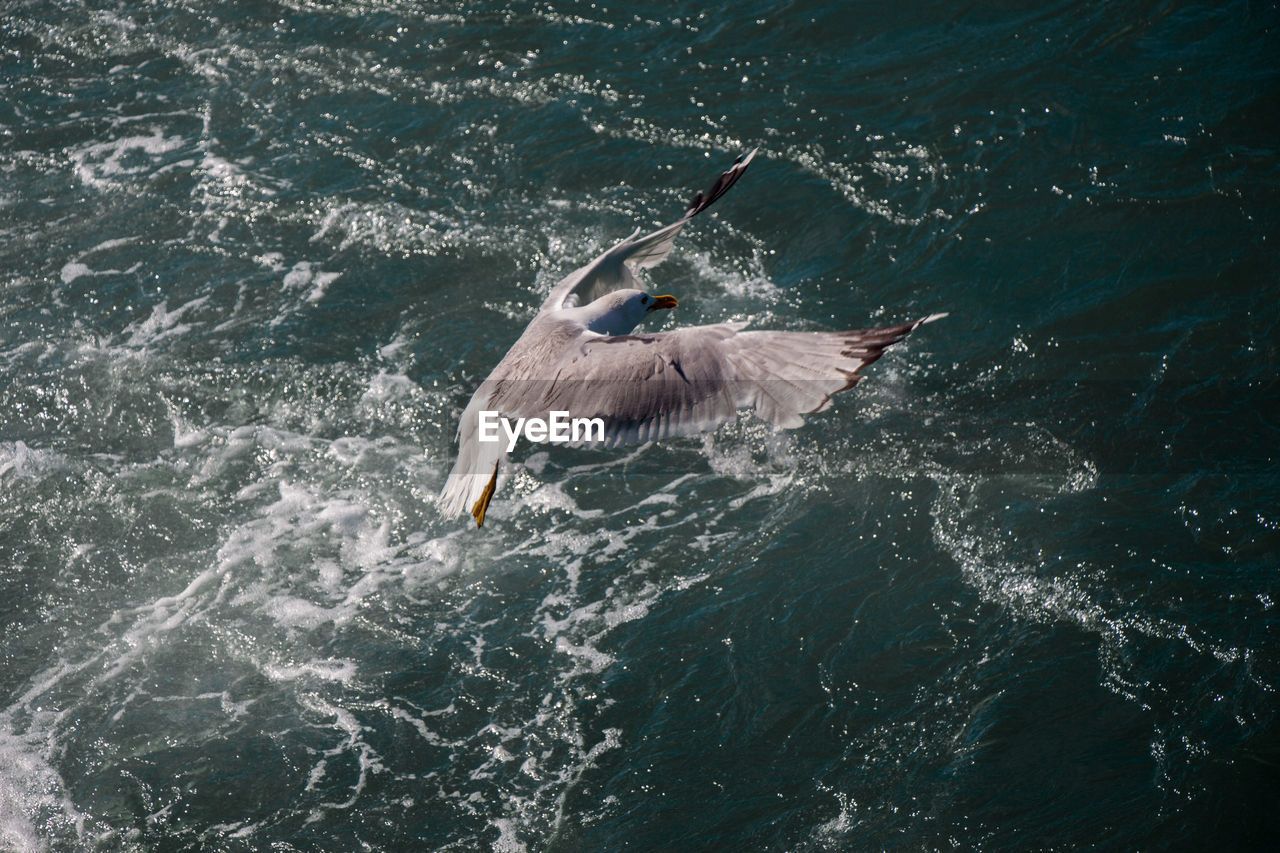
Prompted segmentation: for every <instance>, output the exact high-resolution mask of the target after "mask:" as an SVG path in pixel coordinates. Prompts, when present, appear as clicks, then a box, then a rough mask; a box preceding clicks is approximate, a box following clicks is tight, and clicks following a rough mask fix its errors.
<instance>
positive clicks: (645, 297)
mask: <svg viewBox="0 0 1280 853" xmlns="http://www.w3.org/2000/svg"><path fill="white" fill-rule="evenodd" d="M640 301H641V302H643V303H644V304H645V305H648V304H649V297H648V296H641V297H640Z"/></svg>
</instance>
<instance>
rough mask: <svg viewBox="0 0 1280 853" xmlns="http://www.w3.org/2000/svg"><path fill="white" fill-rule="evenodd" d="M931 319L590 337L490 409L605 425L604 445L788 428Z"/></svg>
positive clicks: (499, 395) (504, 392) (507, 389)
mask: <svg viewBox="0 0 1280 853" xmlns="http://www.w3.org/2000/svg"><path fill="white" fill-rule="evenodd" d="M931 319H934V318H933V317H928V318H925V319H924V320H918V321H916V322H913V323H901V324H898V325H894V326H885V327H882V328H875V329H860V330H856V331H849V332H777V331H744V330H743V327H742V324H734V323H725V324H719V325H714V326H694V327H689V328H684V329H677V330H675V331H671V332H660V333H657V334H652V335H621V336H617V337H605V336H601V337H594V338H589V339H585V340H583V341H581V342H579V343H577V344H576V345H574V346H572V347H570V348H569V349H570V351H569V352H568V353H567V354H566V355H565V356H564V358H563V360H562V361H561V362H560V363H559V364H557V365H554V367H553V368H552V369H551V370H550V371H548V372H547V373H545V374H544V376H545V378H533V377H529V378H525V379H521V380H518V381H512V380H508V381H507V382H505V383H504V384H503V385H502V387H501V388H499V389H498V390H497V391H496V392H495V393H494V394H493V395H492V397H491V398H490V403H491V405H492V406H493V407H494V408H497V409H500V410H501V411H502V412H503V413H504V414H506V415H507V416H509V417H526V418H528V417H539V418H543V419H547V418H549V417H550V413H551V412H552V411H565V412H568V413H569V416H570V417H574V418H601V419H602V420H603V421H604V425H605V441H604V444H605V445H606V446H615V445H620V444H635V443H640V442H645V441H653V440H656V439H658V438H664V437H667V436H672V435H688V434H691V433H696V432H701V431H704V430H707V429H711V428H714V427H715V426H717V425H718V424H720V423H723V422H725V421H727V420H730V419H732V418H733V417H734V416H735V415H736V413H737V411H738V410H739V409H742V408H750V409H754V410H755V412H756V414H757V415H759V416H760V417H761V418H763V419H765V420H767V421H769V422H771V423H774V424H777V425H778V426H780V427H783V428H786V429H791V428H795V427H798V426H800V425H802V424H803V423H804V417H803V416H804V415H805V414H807V413H810V412H816V411H821V410H822V409H825V408H826V407H827V406H828V405H830V401H831V396H832V395H833V394H836V393H839V392H840V391H844V390H847V389H849V388H852V387H853V385H854V384H856V383H857V381H858V380H859V379H860V378H861V373H860V371H861V370H862V369H863V368H864V367H866V366H867V365H869V364H871V363H872V362H874V361H876V360H877V359H878V358H880V356H881V354H882V353H883V352H884V350H885V349H886V348H887V347H889V346H891V345H893V344H895V343H897V342H898V341H900V340H902V339H903V338H904V337H906V335H907V334H909V333H910V332H911V331H912V330H913V329H915V328H916V327H917V326H919V325H920V324H921V323H923V322H927V321H928V320H931Z"/></svg>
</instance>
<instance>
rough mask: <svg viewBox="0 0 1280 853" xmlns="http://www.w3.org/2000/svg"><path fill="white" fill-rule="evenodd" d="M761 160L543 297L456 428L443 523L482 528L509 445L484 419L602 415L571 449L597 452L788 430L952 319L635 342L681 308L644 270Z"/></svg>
mask: <svg viewBox="0 0 1280 853" xmlns="http://www.w3.org/2000/svg"><path fill="white" fill-rule="evenodd" d="M755 154H756V152H755V151H754V150H753V151H751V152H750V153H748V154H746V155H742V156H739V157H738V158H737V159H736V160H735V161H734V163H733V166H732V167H730V168H729V170H728V171H726V172H724V173H723V174H721V175H720V176H719V177H718V178H717V179H716V181H715V183H714V184H712V186H711V188H710V189H708V190H707V191H706V192H700V193H698V194H697V195H696V196H694V198H693V200H692V201H691V202H690V203H689V206H688V208H687V209H686V210H685V212H684V215H683V216H681V217H680V218H679V219H678V220H676V221H675V222H673V223H671V224H670V225H666V226H664V227H662V228H659V229H658V230H656V231H653V232H651V233H649V234H645V235H643V236H640V229H636V231H635V232H634V233H632V234H631V236H629V237H627V238H626V239H625V240H622V241H621V242H619V243H617V244H616V245H614V246H613V247H612V248H610V249H609V250H608V251H606V252H604V253H603V254H601V255H600V256H599V257H597V258H596V259H595V260H593V261H591V262H590V263H588V264H586V265H585V266H582V267H579V268H578V269H576V270H574V271H573V272H571V273H570V274H569V275H567V276H565V277H564V278H563V279H561V280H560V282H559V283H558V284H556V286H555V287H553V288H552V289H551V294H550V295H549V296H548V297H547V299H546V301H545V302H543V303H542V306H541V308H539V309H538V314H537V316H535V317H534V318H533V320H532V321H530V323H529V325H528V326H527V327H526V328H525V330H524V334H522V335H521V336H520V338H519V340H517V341H516V342H515V344H514V345H513V346H512V347H511V349H510V350H508V351H507V354H506V355H505V356H503V358H502V361H500V362H499V363H498V366H497V367H495V368H494V369H493V372H492V373H490V374H489V377H488V378H487V379H486V380H485V381H484V382H483V383H481V385H480V387H479V389H477V390H476V392H475V394H474V395H473V396H472V397H471V401H470V402H469V403H468V404H467V407H466V409H465V410H464V411H463V413H462V416H461V418H460V419H459V422H458V434H457V440H458V458H457V461H456V462H455V463H454V466H453V471H452V472H451V473H450V474H449V477H448V479H447V480H446V482H445V484H444V488H443V489H442V490H441V492H440V496H439V498H438V499H437V503H438V506H439V509H440V511H441V513H442V514H443V515H445V516H447V517H453V516H457V515H460V514H462V513H463V512H467V511H468V510H469V511H470V513H471V517H472V518H474V519H475V522H476V526H477V527H481V526H483V525H484V517H485V512H486V511H487V510H488V508H489V502H490V500H492V498H493V494H494V491H495V490H496V489H497V484H498V470H499V468H500V467H501V465H502V463H503V461H504V460H505V459H506V456H507V453H508V452H509V450H510V449H511V448H512V447H514V444H515V440H516V439H515V435H512V436H511V441H510V443H508V442H507V440H506V436H505V435H498V436H497V439H498V440H494V435H493V429H490V430H489V433H488V434H486V433H485V431H484V429H483V427H485V426H486V424H485V422H484V418H485V417H488V418H489V419H490V420H489V421H488V424H489V426H490V427H492V426H493V424H494V420H493V418H495V417H496V418H506V419H509V420H514V421H516V422H517V423H520V421H519V420H518V419H521V418H523V419H526V420H529V419H533V418H542V419H544V421H545V419H546V418H547V417H548V415H549V414H552V413H556V412H559V413H562V414H563V413H568V414H570V415H572V416H573V417H574V418H575V419H578V418H587V419H598V420H599V422H600V423H601V425H602V430H600V429H598V430H597V431H596V432H595V434H594V437H592V433H591V431H590V430H589V429H588V430H587V436H588V437H589V438H581V437H577V436H575V437H576V438H578V440H576V441H572V442H566V443H573V444H578V445H583V444H594V445H596V446H599V447H615V446H618V445H624V444H639V443H643V442H649V441H655V440H658V439H662V438H667V437H669V436H677V435H690V434H693V433H698V432H703V431H706V430H711V429H714V428H715V427H716V426H717V425H719V424H721V423H723V422H725V421H728V420H731V419H733V418H734V417H736V416H737V412H738V410H739V409H742V408H749V409H753V410H754V411H755V413H756V414H757V415H758V416H760V417H761V418H763V419H764V420H766V421H770V422H772V423H773V424H776V425H777V426H779V427H782V428H784V429H794V428H795V427H798V426H800V425H802V424H803V423H804V419H803V417H801V416H802V415H804V414H809V413H812V412H820V411H822V410H824V409H826V408H827V407H829V406H830V405H831V396H832V395H833V394H836V393H838V392H840V391H846V390H848V389H850V388H852V387H853V386H854V385H855V384H857V382H858V380H860V379H861V378H862V375H861V371H862V369H863V368H864V367H866V366H867V365H869V364H871V363H872V362H874V361H875V360H876V359H878V358H880V356H881V355H882V354H883V353H884V350H885V348H886V347H888V346H890V345H892V344H895V343H897V342H898V341H900V340H902V339H903V338H904V337H906V336H907V335H908V334H909V333H911V332H912V331H913V330H915V329H916V328H917V327H919V326H920V325H922V324H924V323H928V322H930V321H933V320H937V319H940V318H941V317H944V316H946V315H945V314H931V315H929V316H928V317H924V318H922V319H919V320H915V321H913V322H907V323H900V324H898V325H893V326H882V327H880V328H874V329H860V330H857V331H849V332H780V331H765V330H758V331H757V330H751V331H748V330H747V329H746V326H747V324H746V323H717V324H714V325H710V326H690V327H686V328H679V329H675V330H673V331H669V332H654V333H648V334H634V330H635V328H636V326H638V325H639V324H640V323H641V322H642V321H643V320H645V319H646V318H648V317H650V316H651V315H653V314H654V313H655V312H659V311H667V310H670V309H672V308H675V307H676V305H677V302H676V298H675V297H674V296H671V295H666V294H664V295H660V296H654V295H652V294H650V293H647V292H646V291H645V289H644V285H643V282H642V281H641V279H640V277H639V274H640V271H641V270H644V269H648V268H650V267H653V266H655V265H657V264H658V263H660V262H661V261H662V260H663V259H664V258H666V257H667V255H668V254H669V253H670V251H671V247H672V244H673V242H674V240H675V237H676V235H677V234H679V233H680V229H682V228H684V226H685V225H686V224H688V222H689V220H690V219H692V218H693V217H695V216H697V215H698V214H699V213H701V212H702V211H704V210H706V209H707V208H708V207H710V206H711V205H712V204H714V203H715V202H716V200H718V199H719V198H720V197H721V196H723V195H724V194H725V193H726V192H728V190H729V188H730V187H732V186H733V185H734V184H735V183H737V181H738V179H739V178H740V177H742V174H743V172H745V171H746V170H747V167H748V166H749V165H751V161H752V159H753V158H754V157H755ZM504 428H505V429H508V430H509V429H510V428H509V425H508V426H507V427H504ZM575 433H576V430H575ZM526 437H531V436H529V434H528V433H526Z"/></svg>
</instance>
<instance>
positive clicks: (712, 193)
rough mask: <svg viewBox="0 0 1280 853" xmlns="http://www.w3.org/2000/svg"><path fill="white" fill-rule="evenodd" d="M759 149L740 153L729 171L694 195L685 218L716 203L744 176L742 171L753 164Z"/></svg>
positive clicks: (695, 214)
mask: <svg viewBox="0 0 1280 853" xmlns="http://www.w3.org/2000/svg"><path fill="white" fill-rule="evenodd" d="M757 150H758V149H755V148H752V149H751V150H750V151H748V152H746V153H744V154H739V155H738V156H737V158H736V159H735V160H734V161H733V165H732V166H730V167H729V169H728V171H726V172H724V174H722V175H720V177H718V178H716V182H715V183H714V184H712V185H711V188H710V189H709V190H707V191H706V192H700V193H698V194H697V195H695V196H694V197H693V200H692V201H690V202H689V207H688V208H687V209H686V210H685V212H684V218H685V219H688V218H689V217H691V216H697V215H698V214H699V213H701V212H702V211H704V210H706V209H707V208H708V207H710V206H711V205H712V204H714V203H715V201H716V199H718V198H720V196H722V195H724V194H725V193H727V192H728V191H729V188H730V187H731V186H733V185H734V184H736V183H737V182H738V178H740V177H742V173H743V172H745V171H746V170H747V167H748V166H750V165H751V160H752V158H753V157H755V156H756V151H757Z"/></svg>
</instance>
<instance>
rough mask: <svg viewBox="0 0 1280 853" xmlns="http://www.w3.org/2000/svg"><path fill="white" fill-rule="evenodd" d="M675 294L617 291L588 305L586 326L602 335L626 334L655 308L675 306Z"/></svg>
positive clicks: (584, 311) (658, 309)
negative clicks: (660, 294)
mask: <svg viewBox="0 0 1280 853" xmlns="http://www.w3.org/2000/svg"><path fill="white" fill-rule="evenodd" d="M675 307H676V298H675V297H674V296H667V295H665V294H664V295H662V296H654V295H653V294H652V293H645V292H644V291H643V290H615V291H614V292H613V293H606V294H605V295H604V296H601V297H600V298H599V299H597V300H596V301H594V302H592V303H590V304H589V305H587V306H585V308H584V310H583V313H584V314H585V315H586V326H587V328H588V329H590V330H591V331H593V332H598V333H600V334H602V335H625V334H628V333H630V332H631V330H632V329H634V328H635V327H636V326H638V325H640V321H641V320H643V319H644V318H645V317H647V316H649V314H650V313H651V312H653V311H660V310H663V309H666V308H675Z"/></svg>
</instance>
